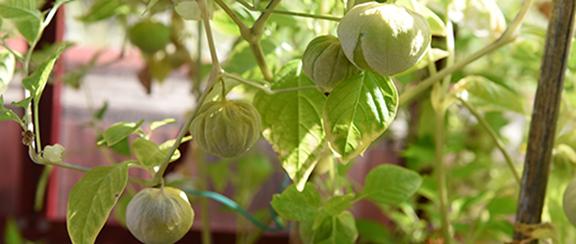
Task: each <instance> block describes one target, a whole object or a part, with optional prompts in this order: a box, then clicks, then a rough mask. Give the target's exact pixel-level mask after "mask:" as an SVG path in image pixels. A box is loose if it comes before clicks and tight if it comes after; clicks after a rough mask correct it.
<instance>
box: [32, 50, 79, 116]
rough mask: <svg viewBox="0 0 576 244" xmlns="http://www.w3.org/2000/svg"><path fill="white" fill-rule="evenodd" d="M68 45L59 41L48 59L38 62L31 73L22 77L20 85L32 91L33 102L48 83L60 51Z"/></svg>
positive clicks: (36, 100)
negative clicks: (37, 65)
mask: <svg viewBox="0 0 576 244" xmlns="http://www.w3.org/2000/svg"><path fill="white" fill-rule="evenodd" d="M70 46H71V44H69V43H59V44H58V46H57V47H56V48H55V49H54V52H53V53H52V54H51V55H50V56H49V57H48V59H46V60H44V62H42V64H40V67H38V69H36V71H34V73H32V75H30V76H28V77H26V78H24V79H22V85H23V86H24V88H26V90H28V91H30V93H32V96H33V99H34V104H36V105H37V104H38V102H39V98H40V96H41V95H42V92H43V91H44V88H45V87H46V84H47V83H48V78H50V74H51V73H52V69H53V68H54V64H55V63H56V60H58V58H59V57H60V55H62V53H63V52H64V51H65V50H66V49H67V48H68V47H70Z"/></svg>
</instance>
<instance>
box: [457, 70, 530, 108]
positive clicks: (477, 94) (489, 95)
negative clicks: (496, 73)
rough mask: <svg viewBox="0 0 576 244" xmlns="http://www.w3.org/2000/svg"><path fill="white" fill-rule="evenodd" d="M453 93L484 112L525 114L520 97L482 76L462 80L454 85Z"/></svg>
mask: <svg viewBox="0 0 576 244" xmlns="http://www.w3.org/2000/svg"><path fill="white" fill-rule="evenodd" d="M454 93H455V94H456V96H458V97H460V98H462V99H463V100H465V101H468V102H470V103H471V104H472V105H474V106H475V107H476V108H478V109H480V110H482V111H484V112H492V111H505V110H509V111H515V112H518V113H522V114H523V113H525V111H524V104H523V100H522V98H521V97H520V96H518V95H516V93H514V92H512V91H510V90H509V89H508V88H506V87H504V86H502V85H499V84H497V83H494V82H492V81H490V80H488V79H487V78H486V77H483V76H467V77H464V78H462V79H461V80H459V81H458V82H457V83H456V84H455V85H454Z"/></svg>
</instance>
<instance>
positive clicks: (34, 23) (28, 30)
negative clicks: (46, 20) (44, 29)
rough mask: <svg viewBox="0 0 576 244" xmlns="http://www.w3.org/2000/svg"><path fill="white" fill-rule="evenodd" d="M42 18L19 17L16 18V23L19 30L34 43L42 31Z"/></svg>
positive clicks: (30, 42) (29, 42)
mask: <svg viewBox="0 0 576 244" xmlns="http://www.w3.org/2000/svg"><path fill="white" fill-rule="evenodd" d="M40 23H41V22H40V19H39V18H38V17H30V18H19V19H15V20H14V25H15V26H16V29H18V32H20V34H21V35H22V36H23V37H24V38H25V39H26V41H28V44H32V43H33V42H34V40H35V39H36V37H37V35H38V33H39V32H40Z"/></svg>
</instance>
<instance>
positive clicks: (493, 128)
mask: <svg viewBox="0 0 576 244" xmlns="http://www.w3.org/2000/svg"><path fill="white" fill-rule="evenodd" d="M89 2H90V3H92V4H91V7H90V9H89V10H88V11H87V12H86V13H85V15H83V16H79V17H78V18H77V19H79V20H80V21H83V23H84V24H86V25H88V24H92V23H94V22H100V21H108V20H114V21H116V22H115V23H120V24H119V25H120V28H122V30H123V31H124V32H125V34H126V36H125V39H126V41H125V43H124V44H123V45H127V46H128V45H133V46H134V47H135V48H137V49H138V50H139V51H140V52H141V53H142V54H143V55H142V58H143V61H144V63H145V67H143V68H142V69H141V70H139V72H138V78H139V79H140V81H141V83H142V84H143V85H144V88H145V89H146V90H147V91H148V92H150V91H151V89H152V86H151V83H152V82H162V81H164V80H165V79H166V78H167V77H169V74H170V73H171V72H172V71H174V70H182V69H188V70H189V72H188V76H189V77H190V79H189V80H190V82H191V84H192V85H191V87H192V91H191V95H193V96H194V97H195V98H196V99H197V101H196V102H195V103H194V106H193V107H191V108H190V110H191V111H190V113H189V115H188V116H186V120H185V121H176V120H174V119H170V118H167V119H164V120H160V121H152V122H150V123H146V124H145V121H144V120H141V121H138V122H118V123H115V124H112V125H111V126H108V127H106V128H101V127H100V126H99V124H101V123H100V122H102V121H103V120H104V116H105V111H106V109H113V108H107V107H106V106H104V107H103V108H102V109H100V110H97V111H94V109H93V108H91V107H90V108H89V110H90V111H91V113H93V114H94V116H92V118H91V121H90V123H89V124H90V126H91V128H93V129H94V132H95V134H96V136H97V138H99V139H98V142H97V143H96V144H97V147H98V149H99V150H100V152H102V153H103V154H104V155H106V157H107V158H108V159H110V163H109V164H107V165H103V166H98V167H94V168H87V167H83V166H78V165H73V164H69V163H66V162H65V161H66V160H67V158H66V157H67V156H68V153H69V151H67V150H66V146H67V145H60V144H55V145H48V146H45V147H42V146H41V145H43V144H42V143H41V142H42V141H41V138H40V131H39V129H40V126H39V124H40V123H41V122H42V121H40V119H39V118H40V117H39V116H38V114H39V112H38V107H39V106H38V105H39V101H40V98H41V96H42V94H43V92H44V89H45V87H46V86H47V84H48V81H49V78H50V75H51V73H52V71H53V70H54V67H55V65H56V64H57V61H58V60H59V59H60V57H61V55H62V54H63V53H64V52H65V51H66V50H67V48H69V47H70V46H71V45H72V44H69V43H56V44H54V45H53V46H52V47H51V48H50V49H49V50H48V51H46V53H48V55H45V59H44V60H43V61H42V62H39V63H33V60H34V59H33V58H32V57H33V56H35V55H33V54H37V53H35V50H36V49H39V48H37V46H39V42H40V40H41V37H42V36H43V33H44V30H45V29H46V27H47V26H48V24H49V23H50V22H51V21H52V20H53V18H54V16H55V13H56V11H57V10H58V9H59V8H60V7H62V6H63V5H66V6H69V7H71V8H72V7H77V6H79V5H75V2H74V1H73V0H57V1H55V2H54V4H53V6H52V7H51V8H50V9H49V10H47V11H43V12H42V11H40V10H38V9H37V7H36V5H37V4H36V1H35V0H26V1H19V0H7V1H4V2H2V3H0V16H1V17H2V22H0V23H6V22H11V23H12V24H13V25H12V26H13V28H14V30H13V31H12V32H10V33H11V34H10V35H12V33H19V35H20V36H21V37H22V39H23V40H25V41H26V42H27V43H28V45H29V47H30V48H29V49H28V51H25V52H23V53H20V52H19V51H16V50H14V49H12V48H11V46H10V45H9V43H10V42H9V41H8V40H7V39H8V37H9V35H8V34H6V35H2V36H0V45H1V46H3V47H4V49H3V50H0V91H1V92H4V91H5V90H6V89H7V87H8V84H9V82H10V81H11V80H12V79H13V78H14V77H23V78H22V79H21V84H22V86H23V87H24V89H25V97H24V99H23V100H21V101H7V102H11V104H12V105H13V107H9V106H5V105H4V98H5V97H4V95H1V96H0V101H2V103H0V121H4V120H11V121H14V122H16V123H18V124H19V125H20V126H21V128H22V131H23V132H22V135H23V139H22V142H23V143H24V144H25V145H26V146H27V147H28V149H29V155H30V158H31V159H32V160H33V161H34V162H35V163H37V164H40V165H45V166H46V170H45V172H44V174H43V177H42V179H41V180H40V183H39V187H38V194H37V196H38V199H39V200H38V201H37V205H36V206H37V209H41V208H42V201H41V199H42V198H43V196H44V191H45V188H46V184H47V180H48V178H49V177H50V170H51V168H52V167H62V168H67V169H73V170H78V171H82V172H85V174H84V176H83V177H82V179H80V180H79V181H78V182H77V183H76V184H75V185H74V187H73V188H72V190H71V192H70V196H69V200H68V204H67V212H66V220H67V230H68V233H69V236H70V239H71V242H72V243H95V242H96V238H97V236H98V234H99V233H100V231H101V229H102V228H103V226H104V225H105V224H106V223H107V220H108V219H109V215H110V213H112V212H113V211H114V215H115V216H116V218H117V219H118V220H119V221H120V222H121V223H122V224H125V225H126V227H127V228H128V231H129V232H130V233H132V234H133V236H134V237H135V238H136V239H138V240H139V241H141V242H143V243H176V242H178V241H179V240H186V237H185V235H186V233H187V232H188V231H189V230H190V229H191V228H194V227H193V223H196V224H198V223H201V224H202V227H201V229H202V230H201V231H202V242H203V243H205V244H208V243H211V232H212V231H213V230H212V229H211V228H210V226H211V225H210V221H211V220H212V219H211V217H210V214H212V213H211V212H210V211H209V210H208V202H207V198H211V199H213V200H215V201H218V202H219V203H221V204H223V205H225V206H227V207H228V208H230V209H232V210H234V213H235V214H237V216H239V218H238V220H237V226H238V233H237V243H242V244H243V243H256V242H257V241H258V238H259V237H260V236H261V235H262V232H264V231H269V232H273V231H286V230H293V231H292V232H291V233H293V235H290V238H297V239H298V240H300V241H301V242H302V243H306V244H308V243H437V242H442V243H480V242H482V243H491V242H498V243H502V242H510V241H511V240H512V232H513V231H514V228H515V227H517V228H524V227H519V226H513V225H512V222H511V221H510V219H512V218H511V215H513V214H514V212H515V211H516V197H517V196H516V195H517V190H518V186H519V184H520V183H521V181H522V179H521V178H520V174H519V173H518V171H519V168H520V167H519V165H518V162H519V161H520V160H521V157H522V156H523V154H524V151H523V145H524V141H525V139H526V138H525V137H523V136H514V135H513V134H516V135H521V134H522V133H524V132H525V130H524V128H520V127H519V126H518V125H523V124H526V123H525V122H526V121H525V120H526V117H527V116H526V115H527V114H528V112H527V111H529V109H528V107H527V102H526V101H527V100H529V99H530V98H531V97H532V94H531V92H532V87H534V85H535V83H536V78H537V76H538V75H537V73H538V72H536V71H535V70H537V67H538V66H539V65H538V64H539V62H540V60H539V58H540V57H539V55H540V54H541V52H542V48H541V45H539V44H541V39H542V35H543V34H542V33H543V32H544V31H543V29H542V28H540V27H538V26H539V25H536V24H534V23H531V24H528V25H525V26H524V27H522V25H523V23H524V22H525V21H527V20H526V15H527V13H528V11H529V10H530V9H531V7H532V5H533V2H534V1H533V0H524V1H523V3H522V4H520V3H519V2H518V3H517V2H510V3H505V4H504V3H502V4H501V6H500V7H501V8H503V10H500V7H499V5H498V4H496V2H495V1H494V0H452V1H441V0H429V1H417V0H398V1H386V2H385V1H365V0H362V1H361V0H357V1H353V0H291V1H281V0H269V1H245V0H151V1H133V0H114V1H108V0H92V1H89ZM499 3H500V2H499ZM543 9H545V8H543V7H541V8H539V10H538V11H540V12H542V11H544V10H543ZM471 13H476V15H474V17H470V16H468V15H466V18H464V17H463V16H465V14H471ZM541 14H543V16H545V15H546V14H547V13H545V12H542V13H541ZM74 17H76V16H74ZM543 18H544V17H543ZM506 20H511V21H509V22H508V25H507V27H505V23H506ZM190 23H194V24H192V25H191V24H190ZM487 23H497V24H494V25H489V24H487ZM504 27H505V30H503V28H504ZM521 30H522V32H521ZM191 33H194V34H191ZM494 37H497V38H494ZM518 37H521V38H518ZM225 38H229V39H231V40H232V41H231V42H223V41H222V40H224V39H225ZM507 44H509V46H506V45H507ZM205 45H207V46H205ZM124 48H125V49H127V47H124ZM203 50H204V51H209V55H210V63H206V62H203V61H204V59H203V58H202V57H203V56H202V51H203ZM99 55H100V54H96V55H94V57H92V59H91V61H90V62H89V64H87V65H85V66H82V67H81V68H78V69H75V70H70V71H67V72H66V74H64V76H63V78H62V80H63V81H64V82H65V84H66V85H69V86H70V87H72V88H85V89H87V88H86V87H85V84H83V80H82V77H83V76H85V75H86V74H87V73H88V72H90V70H91V69H94V68H97V67H99V68H105V67H106V66H107V65H110V64H111V63H104V64H102V63H100V62H98V58H99ZM573 56H574V55H571V56H569V61H570V62H571V63H570V65H569V69H570V71H571V73H574V71H573V70H572V69H573V67H576V65H574V64H573V62H576V58H575V57H573ZM35 57H37V56H35ZM122 58H123V55H121V56H120V57H119V59H117V60H114V61H111V62H112V63H113V62H117V61H118V60H121V59H122ZM474 61H476V62H474ZM18 65H19V66H18ZM17 67H21V68H20V69H17ZM208 70H209V71H208ZM17 72H20V73H21V76H14V74H15V73H17ZM87 90H88V89H87ZM575 93H576V91H575V89H574V84H573V82H572V83H569V84H567V85H566V86H565V88H564V95H563V96H564V98H565V101H564V103H563V105H562V113H561V119H560V122H561V123H562V124H560V125H559V128H560V129H559V130H558V132H557V134H556V135H554V136H555V137H556V138H557V145H556V146H555V148H554V170H553V171H552V173H551V174H552V175H553V176H554V177H551V178H553V179H554V180H555V182H553V184H555V185H554V186H551V189H549V191H550V194H549V195H547V196H546V197H547V200H546V201H547V204H548V205H547V208H546V209H547V210H546V211H548V212H546V214H545V215H544V217H545V219H544V220H545V221H547V222H549V223H545V224H542V225H540V226H536V227H534V226H531V227H534V228H536V229H535V230H534V233H544V235H539V234H534V235H533V236H532V238H533V239H542V240H545V239H552V240H561V241H562V243H574V241H573V240H574V239H575V236H574V233H575V232H574V231H573V229H571V228H574V227H572V226H571V225H570V224H569V223H574V219H576V217H575V216H574V205H573V204H571V203H572V202H571V201H573V200H574V199H572V198H574V196H573V195H574V189H573V188H574V183H573V182H572V183H570V184H568V182H569V181H570V179H572V177H573V173H574V167H572V165H573V164H574V163H576V156H575V155H576V139H575V138H576V133H575V132H574V129H573V128H576V124H575V123H576V122H574V121H576V119H574V118H575V117H574V115H575V114H576V112H575V111H576V110H574V109H573V108H574V107H575V106H576V102H575V101H576V95H575ZM89 104H90V103H89ZM14 107H20V108H22V109H23V110H24V114H23V116H20V115H19V114H17V113H16V112H15V111H14ZM171 123H179V126H181V130H180V132H179V134H178V136H176V138H173V139H170V140H166V141H164V142H161V143H158V142H155V141H153V140H151V136H152V134H153V133H155V132H154V131H155V130H156V129H157V128H159V127H161V126H163V125H166V124H171ZM188 133H189V134H190V135H189V136H187V134H188ZM188 141H189V142H190V143H189V144H188V146H189V149H190V150H187V152H186V153H184V152H181V151H180V150H179V148H180V146H181V145H182V143H185V142H188ZM258 141H261V142H258ZM264 141H265V142H264ZM266 143H267V144H268V145H269V146H270V147H269V148H268V147H262V145H265V144H266ZM391 145H394V146H391ZM383 152H385V153H383ZM389 152H392V153H390V154H388V153H389ZM114 154H120V155H123V156H125V157H126V160H124V161H122V162H115V161H114V160H113V159H114V157H113V156H112V155H114ZM206 155H212V156H209V157H206ZM270 155H272V156H273V157H272V158H270ZM389 155H392V156H389ZM395 156H397V157H400V159H395ZM176 160H181V161H185V163H190V162H188V161H194V164H193V166H191V167H194V168H195V169H197V172H198V174H197V176H190V175H186V176H182V179H181V181H177V180H174V177H166V175H167V170H168V166H169V164H170V163H172V162H174V161H176ZM366 161H369V162H366ZM208 162H210V163H208ZM275 164H278V165H275ZM368 166H370V168H366V167H368ZM364 168H366V169H365V170H366V172H362V170H363V169H364ZM130 169H138V170H142V171H144V172H145V173H146V174H148V177H135V176H133V175H131V174H129V171H130ZM275 170H277V171H281V174H285V175H286V177H285V179H284V180H283V181H282V183H281V187H280V188H279V190H278V192H277V194H274V195H273V196H270V197H271V199H272V200H271V201H270V203H269V208H268V209H264V210H266V211H252V210H250V211H248V210H247V209H252V208H253V206H255V205H253V203H254V202H256V201H257V200H259V198H261V196H260V195H258V197H256V195H257V193H258V192H259V191H260V190H261V189H263V188H265V187H269V184H270V183H269V180H270V179H271V178H274V177H271V175H272V173H273V172H274V171H275ZM191 180H193V182H194V184H184V183H182V182H190V181H191ZM272 180H274V179H272ZM228 184H230V185H232V186H233V190H234V193H233V195H231V196H225V195H223V194H222V192H224V189H229V188H226V187H227V186H228ZM192 185H193V186H192ZM566 185H568V188H565V186H566ZM208 186H211V188H209V187H208ZM558 186H561V187H558ZM142 187H143V190H140V191H136V190H135V189H142ZM564 189H567V190H566V191H565V192H566V193H564ZM226 192H227V193H228V191H226ZM130 199H131V200H130ZM367 201H370V202H372V205H370V206H372V209H377V211H374V210H371V211H374V213H372V212H370V214H369V216H367V215H365V214H363V213H362V212H363V211H364V210H365V208H367V207H366V206H368V205H366V202H367ZM196 203H199V207H196V205H195V204H196ZM192 206H194V208H195V209H193V208H192ZM561 209H563V210H564V212H565V213H566V214H565V215H564V214H559V213H562V210H561ZM261 210H262V209H261ZM195 212H197V213H200V214H198V215H199V216H200V218H201V221H194V216H195ZM378 215H385V216H386V217H387V218H388V219H389V220H390V221H391V222H392V223H393V224H386V225H385V224H384V223H382V222H381V221H379V220H381V219H382V218H381V216H380V217H379V216H378ZM552 223H553V224H552ZM553 230H554V231H553ZM215 231H217V230H215Z"/></svg>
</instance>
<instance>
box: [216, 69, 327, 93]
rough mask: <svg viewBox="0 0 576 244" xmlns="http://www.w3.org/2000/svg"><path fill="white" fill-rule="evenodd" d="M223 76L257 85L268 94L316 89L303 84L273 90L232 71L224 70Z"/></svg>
mask: <svg viewBox="0 0 576 244" xmlns="http://www.w3.org/2000/svg"><path fill="white" fill-rule="evenodd" d="M222 76H224V77H227V78H230V79H234V80H237V81H239V82H241V83H244V84H247V85H250V86H252V87H255V88H257V89H260V90H262V91H264V92H265V93H266V94H269V95H272V94H278V93H282V92H292V91H299V90H307V89H316V86H303V87H292V88H286V89H280V90H271V89H270V87H268V86H265V85H260V84H258V83H256V82H254V81H250V80H247V79H244V78H242V77H239V76H236V75H234V74H230V73H226V72H224V73H223V74H222Z"/></svg>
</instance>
